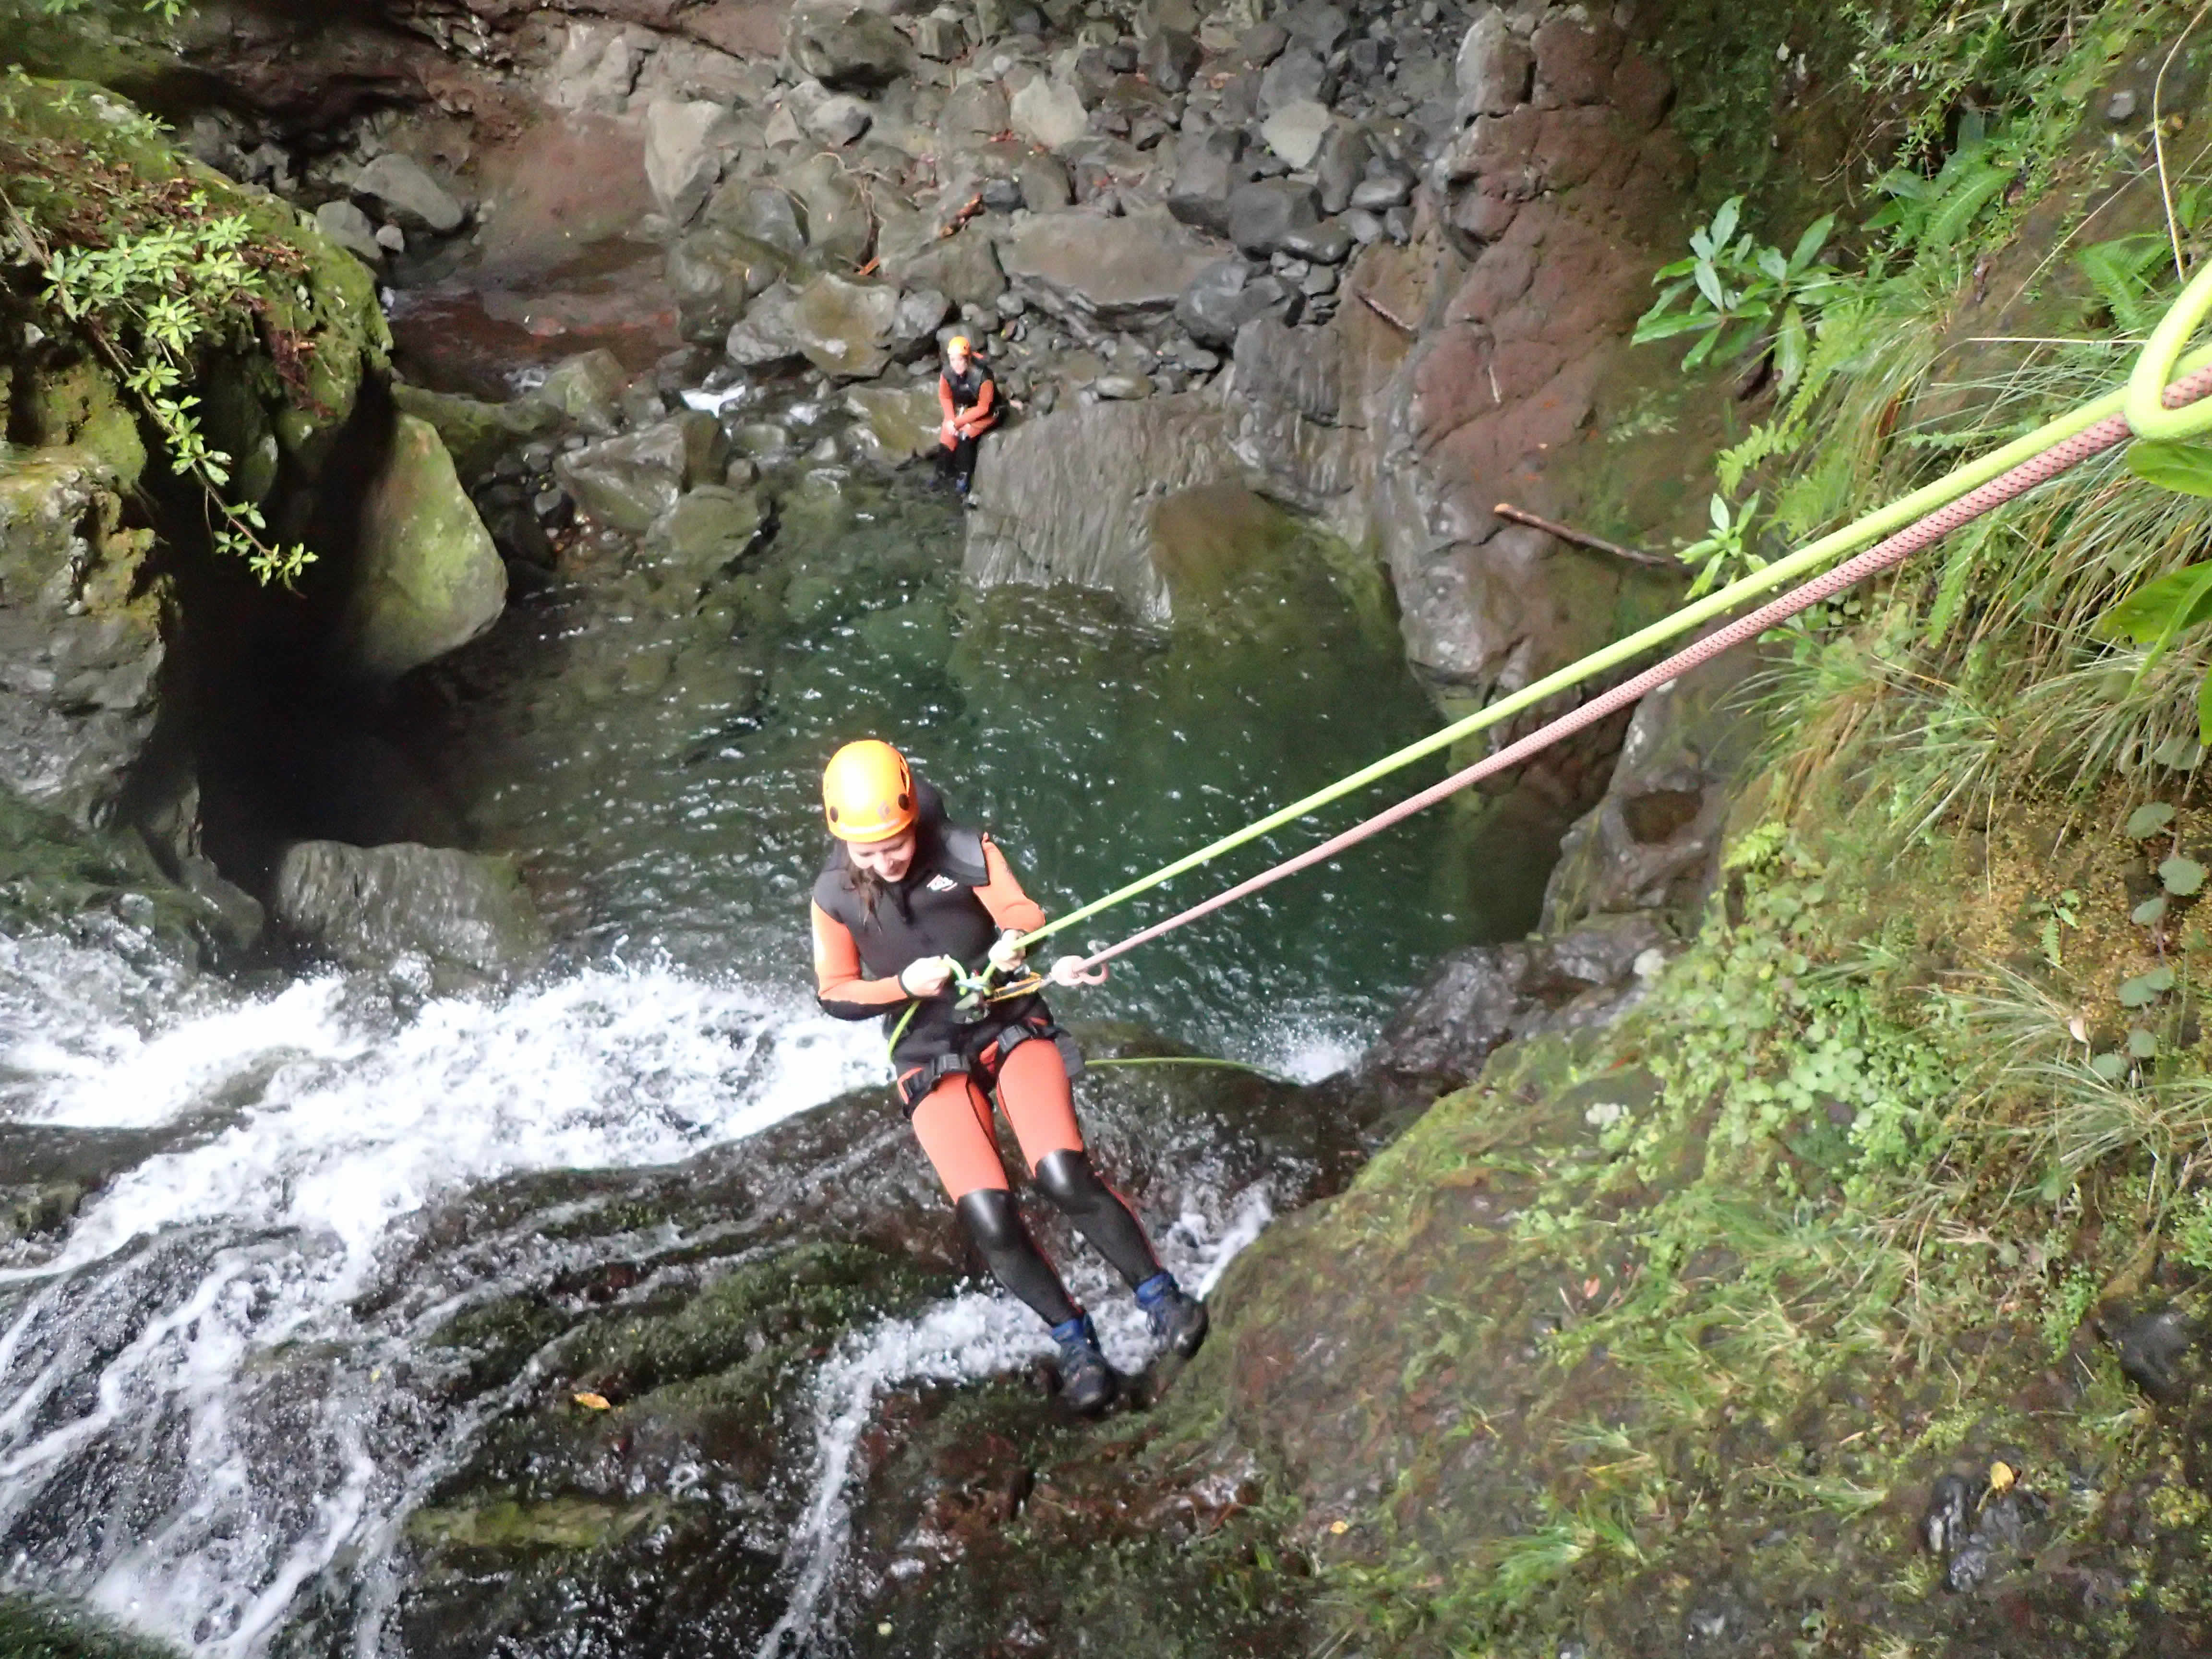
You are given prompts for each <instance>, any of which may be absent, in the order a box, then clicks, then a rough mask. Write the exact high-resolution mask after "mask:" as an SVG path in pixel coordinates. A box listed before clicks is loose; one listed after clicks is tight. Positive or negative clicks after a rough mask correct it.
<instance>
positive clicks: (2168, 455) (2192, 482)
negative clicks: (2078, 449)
mask: <svg viewBox="0 0 2212 1659" xmlns="http://www.w3.org/2000/svg"><path fill="white" fill-rule="evenodd" d="M2128 470H2129V471H2130V472H2132V473H2134V474H2135V476H2136V477H2138V478H2141V479H2143V480H2144V481H2145V482H2147V483H2154V484H2156V485H2158V486H2159V488H2160V489H2167V490H2172V491H2173V492H2174V493H2176V494H2178V495H2197V496H2203V497H2208V498H2212V447H2206V446H2205V445H2203V444H2192V443H2148V442H2142V443H2135V444H2130V446H2129V447H2128ZM2208 621H2212V561H2207V562H2199V563H2196V564H2191V565H2185V566H2183V567H2182V568H2180V569H2179V570H2173V571H2169V572H2167V573H2166V574H2165V575H2163V576H2160V577H2157V578H2155V579H2154V580H2151V581H2148V582H2145V583H2144V584H2143V585H2142V586H2140V587H2138V588H2136V590H2135V592H2132V593H2130V594H2129V595H2128V596H2127V598H2126V599H2123V600H2121V601H2120V603H2119V604H2118V605H2115V606H2113V607H2112V610H2110V611H2106V613H2105V615H2104V616H2103V617H2100V618H2099V619H2098V621H2097V623H2096V624H2095V626H2094V628H2093V629H2092V632H2093V635H2095V637H2097V638H2099V639H2100V640H2105V641H2119V640H2125V641H2130V642H2131V643H2133V644H2135V645H2136V646H2137V647H2141V648H2142V651H2143V652H2144V653H2145V654H2144V659H2143V661H2142V665H2141V667H2139V668H2138V669H2137V670H2136V673H2137V676H2138V677H2139V678H2140V677H2141V676H2142V675H2143V674H2145V673H2148V671H2149V670H2150V668H2151V666H2152V665H2154V663H2156V662H2157V660H2158V659H2159V658H2160V657H2161V656H2163V655H2164V654H2165V653H2166V652H2167V651H2168V650H2169V649H2171V648H2172V646H2173V644H2174V642H2175V641H2177V640H2179V638H2180V637H2181V636H2182V635H2184V634H2186V633H2188V632H2189V631H2191V629H2195V628H2197V627H2200V626H2202V625H2203V623H2206V622H2208ZM2197 741H2198V742H2200V743H2205V744H2212V674H2208V675H2207V676H2206V677H2205V678H2204V680H2203V683H2202V684H2200V685H2199V687H2198V689H2197Z"/></svg>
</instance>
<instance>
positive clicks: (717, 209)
mask: <svg viewBox="0 0 2212 1659" xmlns="http://www.w3.org/2000/svg"><path fill="white" fill-rule="evenodd" d="M704 222H706V223H707V224H708V225H711V226H713V227H714V228H716V229H718V230H728V231H734V232H735V233H736V234H738V235H740V236H744V237H746V238H749V239H750V240H753V241H756V242H759V243H762V244H763V245H764V246H769V247H772V248H774V249H775V251H776V252H778V253H781V255H783V257H784V258H786V259H792V260H795V259H798V258H801V257H802V256H804V255H805V252H806V230H805V226H804V225H802V224H801V223H800V222H799V206H798V204H797V203H795V202H794V201H793V199H792V197H791V196H790V194H789V193H788V192H787V191H782V190H780V189H778V188H777V187H776V186H775V185H764V184H762V183H759V182H758V181H757V180H753V179H730V180H728V181H727V182H726V183H725V184H724V185H722V187H721V188H720V190H718V191H715V192H714V199H713V200H712V201H710V202H708V204H707V211H706V214H705V216H704Z"/></svg>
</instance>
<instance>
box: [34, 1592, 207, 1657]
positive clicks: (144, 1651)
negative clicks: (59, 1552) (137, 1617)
mask: <svg viewBox="0 0 2212 1659" xmlns="http://www.w3.org/2000/svg"><path fill="white" fill-rule="evenodd" d="M0 1659H179V1650H177V1649H175V1648H173V1647H170V1646H169V1645H167V1644H166V1643H161V1642H155V1641H153V1640H151V1639H149V1638H146V1637H143V1636H131V1635H126V1634H125V1633H124V1632H121V1631H119V1630H117V1629H116V1628H115V1627H114V1626H112V1625H110V1624H108V1623H107V1622H106V1620H102V1619H100V1618H97V1617H95V1616H94V1615H93V1614H91V1613H87V1612H84V1611H82V1610H80V1609H77V1608H75V1607H66V1606H64V1604H62V1603H60V1602H58V1601H48V1600H46V1599H45V1598H43V1597H38V1596H29V1595H0Z"/></svg>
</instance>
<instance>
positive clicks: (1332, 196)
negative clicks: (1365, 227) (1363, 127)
mask: <svg viewBox="0 0 2212 1659" xmlns="http://www.w3.org/2000/svg"><path fill="white" fill-rule="evenodd" d="M1371 153H1372V150H1371V146H1370V144H1369V143H1368V139H1367V135H1366V134H1365V133H1364V132H1363V131H1360V130H1359V129H1358V127H1355V126H1350V125H1343V124H1339V125H1335V126H1333V127H1331V128H1329V129H1328V137H1325V138H1323V139H1322V145H1321V153H1320V154H1319V155H1317V156H1316V158H1315V161H1314V185H1315V188H1316V190H1318V191H1320V193H1321V210H1322V212H1323V213H1341V212H1343V211H1344V210H1345V209H1346V208H1347V207H1349V206H1351V205H1352V191H1354V190H1355V189H1357V188H1358V185H1359V183H1360V180H1361V179H1362V178H1363V177H1364V175H1365V173H1366V170H1367V162H1368V158H1369V156H1370V154H1371Z"/></svg>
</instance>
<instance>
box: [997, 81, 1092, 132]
mask: <svg viewBox="0 0 2212 1659" xmlns="http://www.w3.org/2000/svg"><path fill="white" fill-rule="evenodd" d="M1006 112H1007V117H1008V118H1009V120H1010V121H1011V122H1012V125H1013V129H1014V131H1017V132H1018V133H1020V134H1021V135H1022V137H1024V138H1027V139H1028V140H1029V141H1030V143H1033V144H1036V145H1037V146H1039V147H1040V148H1042V149H1066V147H1067V146H1068V145H1070V144H1072V143H1075V141H1076V140H1077V139H1079V138H1080V137H1083V136H1084V134H1085V133H1086V132H1088V131H1090V130H1091V117H1090V115H1089V112H1086V111H1085V108H1084V107H1083V95H1082V94H1080V93H1079V92H1078V91H1077V90H1076V89H1075V88H1074V87H1073V86H1071V85H1070V84H1069V83H1068V82H1065V81H1062V80H1060V79H1059V78H1058V77H1057V76H1043V75H1040V76H1037V77H1036V79H1035V80H1033V81H1031V82H1030V83H1029V84H1028V85H1027V86H1025V87H1024V88H1022V89H1021V90H1020V91H1019V92H1017V93H1016V94H1014V95H1013V97H1012V100H1009V102H1008V104H1007V106H1006Z"/></svg>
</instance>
